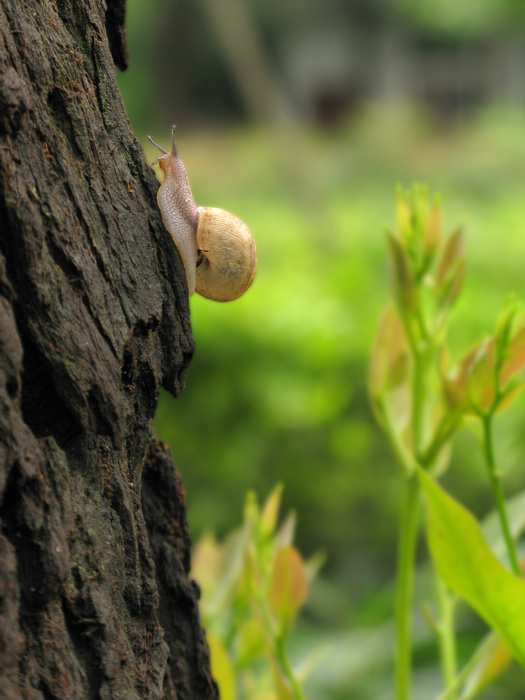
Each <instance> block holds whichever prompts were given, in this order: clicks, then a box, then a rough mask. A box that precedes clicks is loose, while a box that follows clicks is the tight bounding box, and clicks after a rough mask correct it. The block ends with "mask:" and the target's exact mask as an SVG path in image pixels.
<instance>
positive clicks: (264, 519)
mask: <svg viewBox="0 0 525 700" xmlns="http://www.w3.org/2000/svg"><path fill="white" fill-rule="evenodd" d="M282 493H283V484H277V486H276V487H275V488H274V489H273V491H272V492H271V494H270V495H269V496H268V498H267V499H266V503H265V504H264V507H263V511H262V515H261V530H262V532H263V534H265V535H266V534H267V535H271V534H273V532H274V530H275V526H276V525H277V516H278V515H279V506H280V505H281V496H282Z"/></svg>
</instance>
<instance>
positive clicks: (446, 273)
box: [436, 226, 466, 290]
mask: <svg viewBox="0 0 525 700" xmlns="http://www.w3.org/2000/svg"><path fill="white" fill-rule="evenodd" d="M465 253H466V234H465V229H464V228H463V227H462V226H460V227H458V228H457V229H456V230H455V231H454V233H453V234H452V235H451V236H450V238H449V239H448V241H447V244H446V246H445V250H444V251H443V255H442V256H441V260H440V262H439V265H438V270H437V274H436V285H437V287H438V289H440V290H441V289H444V288H445V287H446V285H447V282H449V281H450V280H451V278H452V277H453V275H454V274H455V272H456V270H457V267H458V265H459V263H460V262H461V261H464V260H465Z"/></svg>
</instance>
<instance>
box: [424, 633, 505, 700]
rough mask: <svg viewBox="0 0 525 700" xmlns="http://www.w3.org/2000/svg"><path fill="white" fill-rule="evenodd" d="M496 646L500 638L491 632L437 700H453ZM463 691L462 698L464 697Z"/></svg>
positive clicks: (469, 695)
mask: <svg viewBox="0 0 525 700" xmlns="http://www.w3.org/2000/svg"><path fill="white" fill-rule="evenodd" d="M498 644H501V641H500V638H499V637H498V635H497V634H496V633H495V632H491V633H490V634H489V635H488V636H487V637H486V638H485V639H484V640H483V641H482V642H481V644H480V645H479V647H478V648H477V649H476V651H475V652H474V654H473V655H472V656H471V658H470V659H469V660H468V662H467V663H466V664H465V666H464V667H463V668H462V669H461V672H460V673H459V674H458V675H457V676H456V677H455V678H454V680H453V682H452V683H451V684H450V686H449V687H448V688H447V689H446V690H445V691H444V692H443V693H441V695H439V697H438V698H437V700H455V698H456V695H457V691H458V690H459V689H460V688H461V686H462V685H463V684H464V683H465V682H466V681H467V680H468V679H469V677H470V676H471V675H472V673H474V671H475V670H476V667H477V666H478V665H479V664H480V663H481V662H482V661H483V660H484V659H485V658H486V657H487V656H488V655H489V654H490V653H491V652H493V651H494V649H496V648H497V646H498ZM464 695H465V691H464V692H463V695H462V697H464ZM466 697H473V696H472V694H468V695H467V696H466Z"/></svg>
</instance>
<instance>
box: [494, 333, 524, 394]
mask: <svg viewBox="0 0 525 700" xmlns="http://www.w3.org/2000/svg"><path fill="white" fill-rule="evenodd" d="M524 368H525V326H522V327H521V328H520V329H519V330H518V332H517V333H516V335H515V336H514V338H513V339H512V340H511V341H510V343H509V344H508V346H507V350H506V352H505V360H504V362H503V366H502V368H501V376H500V379H501V387H502V388H505V386H506V385H507V384H508V383H509V381H510V380H511V379H512V378H513V377H514V376H515V375H516V374H518V372H521V371H522V370H523V369H524Z"/></svg>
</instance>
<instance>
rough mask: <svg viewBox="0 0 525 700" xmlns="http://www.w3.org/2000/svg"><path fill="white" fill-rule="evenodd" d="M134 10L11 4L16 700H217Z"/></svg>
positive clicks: (0, 553) (186, 335)
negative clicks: (173, 404) (163, 434)
mask: <svg viewBox="0 0 525 700" xmlns="http://www.w3.org/2000/svg"><path fill="white" fill-rule="evenodd" d="M123 22H124V4H123V0H121V2H111V0H108V7H107V8H106V4H105V2H104V0H0V698H10V699H15V698H17V699H18V698H25V699H27V700H29V699H31V700H32V699H33V698H35V699H36V698H67V699H68V700H69V699H72V698H82V699H84V698H159V697H166V698H178V700H188V699H190V698H191V699H192V700H200V699H201V698H202V699H203V700H204V699H207V698H210V699H212V698H217V697H218V692H217V688H216V685H215V683H214V682H213V680H212V679H211V676H210V669H209V656H208V649H207V646H206V642H205V638H204V635H203V632H202V630H201V629H200V626H199V619H198V610H197V598H198V589H197V587H196V585H195V584H193V583H192V582H191V581H190V580H189V578H188V568H189V550H190V540H189V534H188V528H187V523H186V516H185V507H184V492H183V488H182V483H181V481H180V478H179V476H178V474H177V472H176V470H175V467H174V465H173V462H172V459H171V456H170V454H169V452H168V451H167V449H166V448H165V447H164V446H163V445H161V444H159V443H157V442H156V441H155V439H154V437H153V435H152V428H151V421H152V418H153V414H154V412H155V407H156V403H157V397H158V393H159V391H160V389H161V387H165V388H166V389H167V390H168V391H171V392H172V393H173V394H175V395H177V394H178V393H179V392H180V391H181V390H182V388H183V383H184V375H185V370H186V368H187V365H188V363H189V361H190V359H191V356H192V352H193V340H192V336H191V327H190V320H189V307H188V301H187V291H186V283H185V281H184V280H185V277H184V272H183V267H182V263H181V261H180V259H179V257H178V254H177V252H176V250H175V248H174V247H173V245H172V244H171V240H170V237H169V234H168V233H167V232H166V231H165V230H164V228H163V226H162V222H161V219H160V216H159V213H158V210H157V207H156V203H155V194H156V189H157V182H156V180H155V177H154V175H153V173H152V171H151V169H150V168H149V167H148V165H147V163H146V162H145V159H144V154H143V152H142V149H141V147H140V145H139V143H138V142H137V139H136V138H135V137H134V135H133V133H132V132H131V129H130V125H129V121H128V118H127V115H126V112H125V108H124V106H123V103H122V100H121V98H120V95H119V92H118V88H117V84H116V81H115V68H114V63H115V64H117V65H118V66H119V67H120V68H124V67H125V62H126V52H125V31H124V24H123Z"/></svg>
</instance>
